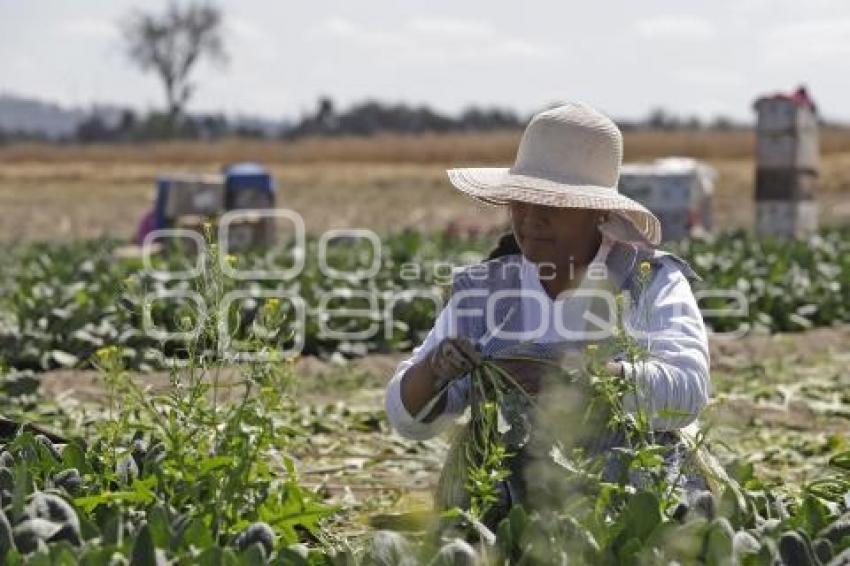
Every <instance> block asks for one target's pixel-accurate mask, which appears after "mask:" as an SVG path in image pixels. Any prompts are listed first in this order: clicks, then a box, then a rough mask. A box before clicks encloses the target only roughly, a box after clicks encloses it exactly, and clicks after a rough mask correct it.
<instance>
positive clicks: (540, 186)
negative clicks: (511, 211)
mask: <svg viewBox="0 0 850 566" xmlns="http://www.w3.org/2000/svg"><path fill="white" fill-rule="evenodd" d="M447 173H448V175H449V181H450V182H451V183H452V185H454V186H455V187H456V188H457V189H458V190H460V191H461V192H463V193H465V194H467V195H469V196H471V197H473V198H475V199H477V200H479V201H481V202H484V203H487V204H492V205H505V204H508V203H509V202H511V201H520V202H528V203H532V204H539V205H543V206H558V207H564V208H588V209H593V210H608V211H611V212H614V213H616V214H619V215H620V216H622V217H623V218H625V219H626V220H628V221H629V223H631V224H632V225H633V226H634V228H635V230H637V232H638V233H639V234H640V235H641V236H642V237H643V238H644V239H645V240H646V243H648V244H650V245H652V246H655V245H658V243H659V242H660V241H661V222H659V221H658V218H656V217H655V215H654V214H652V212H650V211H649V210H648V209H647V208H646V207H645V206H643V205H642V204H640V203H639V202H637V201H635V200H632V199H630V198H629V197H627V196H625V195H621V194H620V193H619V192H617V188H616V187H603V186H597V185H573V184H568V183H561V182H558V181H552V180H550V179H543V178H540V177H530V176H527V175H517V174H513V173H511V171H510V169H508V168H507V167H474V168H463V169H449V170H448V171H447Z"/></svg>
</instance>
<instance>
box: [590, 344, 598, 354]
mask: <svg viewBox="0 0 850 566" xmlns="http://www.w3.org/2000/svg"><path fill="white" fill-rule="evenodd" d="M597 350H599V344H588V345H587V353H588V354H595V353H596V351H597Z"/></svg>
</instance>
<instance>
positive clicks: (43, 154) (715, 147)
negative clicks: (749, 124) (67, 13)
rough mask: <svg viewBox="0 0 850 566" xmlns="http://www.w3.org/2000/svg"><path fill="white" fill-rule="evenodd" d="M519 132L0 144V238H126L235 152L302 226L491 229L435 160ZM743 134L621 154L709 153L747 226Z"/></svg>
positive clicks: (472, 151) (838, 216) (831, 192)
mask: <svg viewBox="0 0 850 566" xmlns="http://www.w3.org/2000/svg"><path fill="white" fill-rule="evenodd" d="M518 137H519V133H518V132H505V133H501V134H498V133H496V134H487V135H480V134H454V135H441V136H437V135H433V136H422V137H401V138H399V137H391V136H387V137H377V138H374V139H372V138H370V139H340V140H333V139H329V140H305V141H299V142H294V143H282V142H259V141H257V142H251V141H242V140H240V141H223V142H219V143H216V144H191V143H179V142H175V143H161V144H151V145H140V146H134V145H125V146H98V145H93V146H68V147H62V146H59V147H57V146H38V145H13V146H8V147H0V164H2V166H0V207H2V210H3V211H4V219H3V222H2V224H0V241H8V240H12V239H15V240H20V239H24V240H66V241H67V240H71V239H80V238H86V239H88V238H96V237H102V236H111V237H116V238H121V239H128V238H131V237H132V236H133V234H134V233H135V229H136V226H137V224H138V222H139V219H140V218H141V217H142V215H143V214H144V213H145V212H146V211H147V210H148V209H149V208H150V207H151V206H152V202H153V196H154V181H155V179H156V177H157V175H159V174H163V173H169V172H175V171H197V172H216V171H219V170H220V169H221V167H222V166H223V165H224V164H226V163H230V162H234V161H239V160H251V161H258V162H260V163H262V164H264V165H266V166H268V167H270V168H271V170H272V172H273V173H274V175H275V178H276V180H277V183H278V186H279V188H280V198H279V201H278V205H279V206H281V207H286V208H290V209H292V210H295V211H297V212H298V213H299V214H301V215H302V216H303V217H304V220H305V224H306V226H307V230H308V231H309V232H313V233H318V232H321V231H322V230H325V229H327V228H336V227H366V228H370V229H373V230H376V231H378V232H379V233H383V232H390V231H397V230H400V229H402V228H405V227H410V228H414V229H416V230H420V231H431V230H438V229H441V228H444V227H445V226H446V225H447V224H449V223H452V222H454V223H455V224H457V225H459V226H461V227H464V228H469V229H472V228H477V229H479V230H481V229H487V228H492V227H494V226H496V225H499V224H501V223H503V222H504V218H503V217H502V216H501V214H499V213H496V214H493V213H491V211H490V210H489V209H487V208H482V207H478V206H476V205H474V204H472V203H470V201H469V200H468V199H465V198H464V197H462V196H461V195H459V194H457V191H454V190H453V189H452V188H451V186H450V185H449V184H448V181H447V179H446V177H445V169H446V168H447V167H452V166H461V165H474V164H485V165H487V164H489V165H509V164H510V163H511V162H512V160H513V157H514V152H515V150H516V143H517V140H518ZM753 144H754V141H753V136H752V134H751V133H750V132H627V133H626V136H625V152H626V153H625V160H626V161H634V160H648V159H653V158H655V157H660V156H665V155H686V156H693V157H697V158H700V159H705V160H707V161H708V162H709V163H710V164H711V165H712V166H714V167H715V168H716V169H717V170H718V173H719V180H718V186H717V196H716V199H715V218H716V219H717V223H718V227H719V228H721V229H730V228H745V227H748V226H750V225H751V224H752V221H753V220H752V219H753V218H754V214H755V212H754V207H753V204H752V200H753V198H752V195H753V186H754V176H755V172H754V165H753V161H752V151H753V149H752V148H753ZM821 147H822V163H821V175H820V180H819V182H820V185H821V189H822V190H821V191H820V193H819V197H818V198H819V202H820V204H821V214H822V217H823V219H824V221H825V222H828V223H840V222H844V221H846V220H847V219H848V218H850V204H848V202H850V201H848V200H847V199H846V198H845V197H846V195H847V194H848V192H850V175H848V171H850V132H848V131H846V130H825V131H823V132H822V133H821ZM378 203H380V204H378ZM397 207H402V208H401V209H403V210H405V211H406V214H405V215H404V216H403V218H394V217H390V216H388V215H386V214H384V210H394V209H397ZM484 210H486V211H487V212H488V213H487V214H482V211H484Z"/></svg>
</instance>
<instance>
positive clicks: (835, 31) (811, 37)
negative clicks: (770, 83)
mask: <svg viewBox="0 0 850 566" xmlns="http://www.w3.org/2000/svg"><path fill="white" fill-rule="evenodd" d="M759 49H760V52H761V55H762V58H763V59H764V60H765V61H767V62H768V63H772V64H777V65H783V64H788V63H804V64H812V65H816V64H822V63H823V59H828V58H836V59H838V58H842V59H843V58H845V57H847V56H850V18H837V19H818V20H803V21H797V22H792V23H788V24H782V25H778V26H776V27H773V28H771V29H769V30H768V31H767V32H765V33H764V34H763V35H762V36H761V38H760V41H759Z"/></svg>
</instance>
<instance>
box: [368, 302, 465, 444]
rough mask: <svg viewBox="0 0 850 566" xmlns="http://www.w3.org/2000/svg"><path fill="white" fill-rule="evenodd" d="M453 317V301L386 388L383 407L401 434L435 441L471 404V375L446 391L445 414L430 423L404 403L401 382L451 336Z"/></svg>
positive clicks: (459, 380) (441, 313)
mask: <svg viewBox="0 0 850 566" xmlns="http://www.w3.org/2000/svg"><path fill="white" fill-rule="evenodd" d="M453 317H454V310H453V302H452V301H449V303H448V305H446V306H445V307H444V308H443V310H442V311H441V312H440V314H439V316H438V317H437V320H436V321H435V322H434V327H433V328H432V329H431V331H430V332H429V333H428V336H426V337H425V340H424V341H423V342H422V344H421V345H419V346H418V347H417V348H416V349H414V350H413V352H412V353H411V356H410V357H409V358H407V359H406V360H404V361H402V362H401V363H400V364H399V365H398V367H397V368H396V371H395V373H394V374H393V377H392V379H390V382H389V384H388V385H387V391H386V397H385V400H384V405H385V409H386V413H387V420H388V421H389V423H390V426H391V427H392V428H393V429H394V430H395V431H396V432H398V433H399V434H400V435H402V436H404V437H407V438H412V439H414V440H425V439H428V438H432V437H434V436H436V435H438V434H439V433H440V432H442V431H443V430H444V429H445V428H446V427H447V426H448V425H449V424H450V423H451V422H452V421H453V420H454V419H455V418H457V417H458V416H460V414H461V413H463V411H464V409H465V408H466V406H467V405H468V404H469V398H468V391H469V376H468V375H467V376H464V377H462V378H460V379H457V380H455V381H453V382H452V383H451V384H450V385H449V387H448V389H447V392H446V395H447V397H446V406H445V409H444V410H443V412H442V414H440V415H439V416H438V417H437V418H436V419H434V420H432V421H430V422H420V421H418V420H416V418H415V417H414V415H411V414H410V413H409V412H408V411H407V408H406V407H405V406H404V403H403V402H402V400H401V379H402V377H403V376H404V373H405V372H406V371H407V370H408V369H410V367H411V366H413V365H414V364H416V363H418V362H420V361H421V360H423V359H424V358H425V357H426V356H427V355H428V354H429V353H430V352H431V350H433V349H434V348H435V347H436V346H437V344H439V343H440V342H441V341H442V340H443V338H446V337H448V336H449V335H450V334H449V333H450V328H451V327H450V323H451V321H452V318H453Z"/></svg>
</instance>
